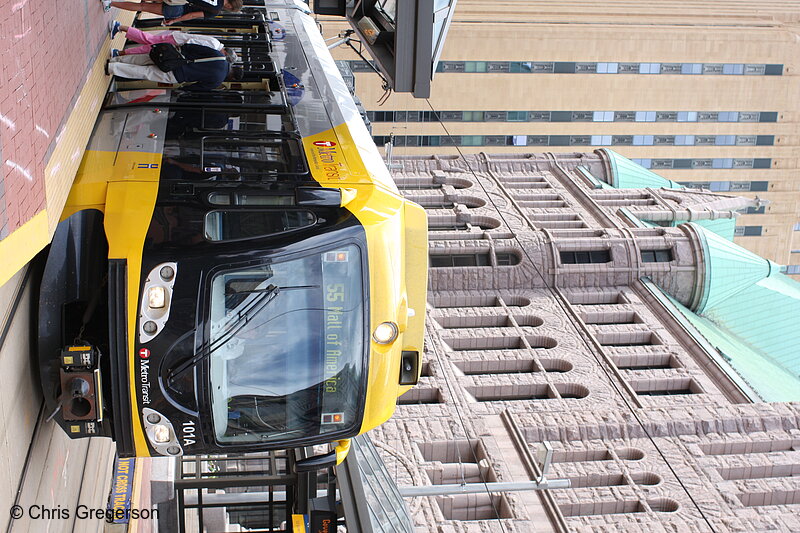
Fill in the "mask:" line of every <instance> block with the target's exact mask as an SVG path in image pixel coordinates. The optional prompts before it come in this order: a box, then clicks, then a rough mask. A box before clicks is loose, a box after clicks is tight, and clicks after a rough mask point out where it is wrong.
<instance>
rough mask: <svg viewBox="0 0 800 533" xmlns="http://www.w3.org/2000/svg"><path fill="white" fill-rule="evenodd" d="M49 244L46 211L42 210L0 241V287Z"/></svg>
mask: <svg viewBox="0 0 800 533" xmlns="http://www.w3.org/2000/svg"><path fill="white" fill-rule="evenodd" d="M49 242H50V231H49V229H48V217H47V209H43V210H41V211H39V212H38V213H36V214H35V215H34V216H33V218H31V219H30V220H28V221H27V222H26V223H25V224H23V225H22V226H20V227H19V228H17V229H15V230H14V231H12V232H11V234H10V235H9V236H8V237H6V238H5V239H3V240H2V241H0V257H2V258H3V260H2V261H0V285H4V284H5V283H6V282H7V281H8V280H10V279H11V278H12V277H13V276H14V274H16V273H17V272H19V269H21V268H22V267H24V266H25V265H26V264H27V263H28V261H30V260H31V259H33V256H35V255H36V254H37V253H39V250H41V249H42V248H44V247H45V246H47V243H49Z"/></svg>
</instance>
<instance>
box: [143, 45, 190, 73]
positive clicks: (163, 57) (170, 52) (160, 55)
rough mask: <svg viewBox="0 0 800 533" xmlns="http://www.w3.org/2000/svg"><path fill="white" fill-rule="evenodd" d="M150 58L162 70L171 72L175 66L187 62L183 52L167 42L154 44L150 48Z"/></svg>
mask: <svg viewBox="0 0 800 533" xmlns="http://www.w3.org/2000/svg"><path fill="white" fill-rule="evenodd" d="M150 59H152V60H153V63H155V65H156V66H157V67H158V68H159V69H161V70H162V71H164V72H172V71H173V70H175V69H176V68H178V67H180V66H183V65H185V64H187V63H189V60H188V59H186V58H185V57H183V54H181V52H180V51H179V50H178V49H177V48H175V46H174V45H172V44H169V43H158V44H154V45H153V46H152V47H151V48H150Z"/></svg>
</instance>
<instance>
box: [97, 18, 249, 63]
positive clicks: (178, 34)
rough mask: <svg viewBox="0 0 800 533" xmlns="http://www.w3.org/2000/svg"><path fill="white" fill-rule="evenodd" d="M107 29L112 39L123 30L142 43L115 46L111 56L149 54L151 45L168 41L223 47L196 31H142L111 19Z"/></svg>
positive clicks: (216, 41)
mask: <svg viewBox="0 0 800 533" xmlns="http://www.w3.org/2000/svg"><path fill="white" fill-rule="evenodd" d="M108 31H109V33H110V34H111V38H112V39H113V38H114V37H116V35H117V33H119V32H120V31H124V32H125V36H126V37H127V38H128V39H130V40H131V41H133V42H135V43H139V44H141V45H142V46H134V47H132V48H126V49H125V50H117V49H116V48H112V49H111V57H117V56H126V55H131V54H149V53H150V49H151V48H152V45H154V44H158V43H169V44H172V45H175V46H178V47H180V46H183V45H184V44H199V45H202V46H208V47H209V48H213V49H214V50H222V48H223V46H222V43H221V42H219V41H218V40H217V39H215V38H214V37H212V36H210V35H199V34H196V33H185V32H182V31H162V32H159V33H152V32H146V31H142V30H139V29H137V28H132V27H130V26H125V25H123V24H120V23H119V22H118V21H116V20H112V21H110V22H109V23H108ZM231 62H232V63H235V62H236V58H235V57H234V58H233V61H231Z"/></svg>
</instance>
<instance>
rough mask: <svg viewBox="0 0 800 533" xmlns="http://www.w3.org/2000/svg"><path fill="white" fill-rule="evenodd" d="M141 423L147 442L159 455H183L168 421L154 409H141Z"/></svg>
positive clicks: (173, 428)
mask: <svg viewBox="0 0 800 533" xmlns="http://www.w3.org/2000/svg"><path fill="white" fill-rule="evenodd" d="M142 422H143V423H144V433H145V435H147V440H148V441H150V445H151V446H152V447H153V448H154V449H155V451H156V453H158V454H161V455H183V448H181V444H180V442H178V435H177V433H175V427H174V426H173V425H172V422H170V421H169V419H168V418H167V417H166V416H164V415H162V414H161V413H159V412H158V411H156V410H154V409H150V408H149V407H145V408H144V409H142Z"/></svg>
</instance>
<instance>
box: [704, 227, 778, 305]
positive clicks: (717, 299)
mask: <svg viewBox="0 0 800 533" xmlns="http://www.w3.org/2000/svg"><path fill="white" fill-rule="evenodd" d="M690 225H691V226H692V227H694V228H695V230H696V231H697V233H698V235H699V236H700V240H701V243H702V245H703V250H704V252H705V253H704V259H705V266H706V268H705V272H704V273H703V275H702V276H701V280H702V286H701V287H699V289H700V293H699V298H698V300H697V303H696V304H695V305H694V306H693V307H694V310H695V311H696V312H697V313H699V314H701V315H702V314H704V312H705V311H707V310H709V309H712V308H713V307H715V306H716V305H718V304H719V303H721V302H723V301H725V300H726V299H728V298H730V297H732V296H735V295H737V294H739V293H740V292H742V291H743V290H745V289H747V288H748V287H750V286H751V285H753V284H754V283H758V282H759V281H760V280H762V279H764V278H766V277H768V276H770V275H771V274H775V273H777V272H778V271H779V269H780V267H778V266H777V265H774V263H770V261H768V260H766V259H764V258H763V257H759V256H757V255H756V254H754V253H753V252H750V251H748V250H745V249H744V248H742V247H741V246H739V245H737V244H734V243H732V242H731V241H729V240H726V239H725V238H724V237H721V236H719V235H717V234H716V233H714V232H713V231H709V230H706V229H705V228H703V227H702V226H700V225H698V224H695V223H690Z"/></svg>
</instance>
